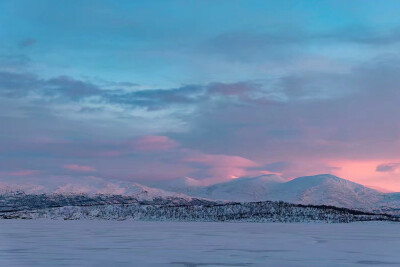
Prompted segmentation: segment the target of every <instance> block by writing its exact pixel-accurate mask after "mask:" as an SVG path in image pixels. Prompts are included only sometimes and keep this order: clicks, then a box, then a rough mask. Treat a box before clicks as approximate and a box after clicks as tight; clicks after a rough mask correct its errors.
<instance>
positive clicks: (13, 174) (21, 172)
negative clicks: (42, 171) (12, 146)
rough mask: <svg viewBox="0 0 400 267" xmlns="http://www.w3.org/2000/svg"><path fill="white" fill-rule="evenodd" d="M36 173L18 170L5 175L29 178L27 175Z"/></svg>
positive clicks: (35, 172) (34, 171)
mask: <svg viewBox="0 0 400 267" xmlns="http://www.w3.org/2000/svg"><path fill="white" fill-rule="evenodd" d="M37 173H38V171H36V170H18V171H14V172H9V173H7V174H8V175H10V176H29V175H34V174H37Z"/></svg>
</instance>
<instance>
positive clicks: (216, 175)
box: [184, 154, 260, 182]
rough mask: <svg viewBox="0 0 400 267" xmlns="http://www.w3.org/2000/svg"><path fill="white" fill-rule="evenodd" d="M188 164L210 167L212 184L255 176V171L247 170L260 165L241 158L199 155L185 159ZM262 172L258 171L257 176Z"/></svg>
mask: <svg viewBox="0 0 400 267" xmlns="http://www.w3.org/2000/svg"><path fill="white" fill-rule="evenodd" d="M184 161H186V162H195V163H203V164H205V165H207V166H208V167H209V169H208V170H207V173H208V174H209V178H208V180H209V181H210V182H218V181H224V180H229V179H235V178H238V177H243V176H246V175H253V174H254V171H248V170H247V168H251V167H257V166H259V164H258V163H256V162H254V161H252V160H249V159H246V158H243V157H239V156H230V155H210V154H197V155H194V156H190V157H187V158H185V159H184ZM259 173H260V172H259V171H257V174H259Z"/></svg>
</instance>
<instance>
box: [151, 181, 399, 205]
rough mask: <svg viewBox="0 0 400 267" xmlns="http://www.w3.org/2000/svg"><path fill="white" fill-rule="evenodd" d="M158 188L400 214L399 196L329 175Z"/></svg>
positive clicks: (178, 183) (233, 198)
mask: <svg viewBox="0 0 400 267" xmlns="http://www.w3.org/2000/svg"><path fill="white" fill-rule="evenodd" d="M159 187H160V188H162V189H164V190H168V191H171V192H179V193H182V194H186V195H190V196H192V197H201V198H207V199H211V200H225V201H238V202H254V201H268V200H271V201H285V202H290V203H297V204H305V205H330V206H336V207H344V208H350V209H359V210H366V211H386V210H390V211H396V210H400V193H383V192H380V191H377V190H375V189H372V188H368V187H366V186H363V185H361V184H357V183H354V182H351V181H349V180H346V179H342V178H339V177H336V176H333V175H330V174H321V175H315V176H304V177H298V178H295V179H293V180H290V181H286V180H284V179H283V178H281V177H279V176H277V175H273V174H272V175H262V176H258V177H246V178H237V179H233V180H230V181H228V182H223V183H218V184H213V185H209V186H201V185H200V184H199V183H198V182H197V181H196V180H194V179H192V178H187V177H186V178H180V179H177V180H173V181H171V182H170V183H160V184H159Z"/></svg>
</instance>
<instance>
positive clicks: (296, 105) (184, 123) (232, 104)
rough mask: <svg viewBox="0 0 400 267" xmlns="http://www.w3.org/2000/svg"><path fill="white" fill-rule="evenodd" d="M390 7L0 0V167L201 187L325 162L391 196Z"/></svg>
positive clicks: (393, 14)
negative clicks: (186, 180)
mask: <svg viewBox="0 0 400 267" xmlns="http://www.w3.org/2000/svg"><path fill="white" fill-rule="evenodd" d="M398 10H400V2H398V1H380V2H378V1H333V0H332V1H18V0H15V1H1V2H0V105H1V107H0V112H1V114H2V115H1V117H0V122H1V125H2V131H1V133H0V152H1V154H0V174H1V175H2V177H4V178H3V179H4V181H6V180H7V182H9V181H11V182H15V183H21V184H24V183H27V181H29V182H32V181H36V182H38V183H42V184H46V183H48V182H49V181H50V180H51V179H53V180H54V179H55V177H56V178H57V179H56V180H57V181H58V180H60V181H63V182H66V183H67V182H68V181H69V179H77V177H78V178H79V177H87V176H96V177H101V178H105V179H124V180H132V181H133V180H134V181H148V180H157V179H172V178H175V177H179V176H191V177H193V178H196V179H200V180H206V181H208V182H210V183H212V182H217V181H223V180H226V179H231V178H232V177H239V176H254V175H260V174H263V173H279V174H280V175H283V176H284V177H286V178H288V179H290V178H294V177H296V176H300V175H311V174H317V173H325V172H329V173H333V174H336V175H340V176H345V177H344V178H348V179H352V180H354V181H357V182H361V183H364V184H367V185H372V186H376V187H384V188H386V189H389V190H400V180H398V178H397V177H398V174H399V173H400V168H398V167H399V166H400V164H399V162H400V155H398V151H399V150H398V148H400V136H399V134H400V125H399V124H398V114H399V113H398V112H399V111H400V110H399V108H398V104H397V103H399V102H398V101H399V100H400V94H399V92H398V84H399V82H400V80H399V78H398V77H400V76H399V74H400V68H399V63H400V56H399V53H398V51H399V48H400V47H399V44H400V17H399V16H398ZM154 166H157V167H156V168H154Z"/></svg>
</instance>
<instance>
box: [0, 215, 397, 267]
mask: <svg viewBox="0 0 400 267" xmlns="http://www.w3.org/2000/svg"><path fill="white" fill-rule="evenodd" d="M399 251H400V224H398V223H390V222H368V223H366V222H364V223H361V222H358V223H350V224H318V223H307V224H303V223H291V224H285V223H269V224H264V223H210V222H186V223H185V222H138V221H132V220H126V221H105V220H91V221H89V220H79V221H63V220H56V221H54V220H46V219H44V220H43V219H38V220H28V221H26V220H1V221H0V266H61V265H62V266H184V267H195V266H380V265H382V266H386V265H388V266H400V253H399Z"/></svg>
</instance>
